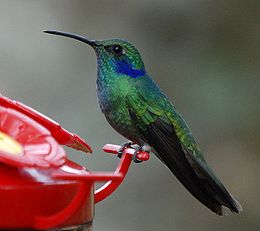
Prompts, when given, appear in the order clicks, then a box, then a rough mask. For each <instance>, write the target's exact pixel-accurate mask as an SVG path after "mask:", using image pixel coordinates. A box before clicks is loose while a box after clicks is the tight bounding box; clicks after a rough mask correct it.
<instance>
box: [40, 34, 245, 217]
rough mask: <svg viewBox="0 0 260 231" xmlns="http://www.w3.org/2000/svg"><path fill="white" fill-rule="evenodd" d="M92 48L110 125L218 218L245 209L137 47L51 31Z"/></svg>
mask: <svg viewBox="0 0 260 231" xmlns="http://www.w3.org/2000/svg"><path fill="white" fill-rule="evenodd" d="M44 32H45V33H49V34H54V35H60V36H65V37H69V38H73V39H76V40H79V41H81V42H83V43H85V44H87V45H89V46H91V47H92V48H93V49H94V51H95V53H96V57H97V81H96V84H97V96H98V102H99V106H100V109H101V111H102V112H103V114H104V115H105V117H106V119H107V121H108V123H109V124H110V125H111V126H112V127H113V128H114V129H115V130H116V131H117V132H118V133H120V134H121V135H123V136H124V137H125V138H127V139H128V140H130V141H131V143H129V144H137V145H139V147H141V149H142V148H145V147H146V148H147V147H151V150H152V151H153V152H154V153H155V155H156V156H157V157H158V158H159V159H160V160H161V161H162V162H163V163H164V164H165V165H166V166H167V167H168V168H169V169H170V171H171V172H172V173H173V174H174V175H175V176H176V177H177V179H178V180H179V181H180V182H181V183H182V184H183V185H184V187H185V188H186V189H187V190H188V191H189V192H190V193H191V194H192V195H193V196H194V197H195V198H197V199H198V200H199V201H200V202H201V203H202V204H203V205H205V206H206V207H208V208H209V209H210V210H212V211H213V212H215V213H216V214H218V215H225V214H226V213H225V209H224V207H226V208H228V209H229V210H230V211H231V212H233V213H239V212H240V211H242V207H241V205H240V204H239V202H238V201H237V200H236V199H234V197H233V196H232V195H231V194H230V193H229V192H228V191H227V189H226V188H225V187H224V185H223V184H222V183H221V181H220V180H219V179H218V178H217V176H216V175H215V174H214V172H213V170H212V169H211V167H210V166H209V165H208V164H207V162H206V160H205V158H204V156H203V154H202V151H201V150H200V148H199V146H198V144H197V143H196V141H195V139H194V137H193V135H192V133H191V131H190V129H189V127H188V126H187V124H186V122H185V121H184V119H183V117H182V116H181V114H180V113H179V112H178V111H177V110H176V108H175V106H174V105H173V104H172V103H171V101H170V99H169V98H168V97H167V96H166V95H165V94H164V93H163V92H162V90H161V89H160V88H159V86H158V85H157V84H156V83H155V82H154V81H153V79H152V78H151V77H150V76H149V75H148V73H147V71H146V69H145V66H144V62H143V60H142V58H141V55H140V53H139V51H138V50H137V48H135V46H134V45H132V44H131V43H130V42H128V41H125V40H122V39H108V40H90V39H88V38H86V37H83V36H80V35H77V34H73V33H67V32H61V31H53V30H48V31H44Z"/></svg>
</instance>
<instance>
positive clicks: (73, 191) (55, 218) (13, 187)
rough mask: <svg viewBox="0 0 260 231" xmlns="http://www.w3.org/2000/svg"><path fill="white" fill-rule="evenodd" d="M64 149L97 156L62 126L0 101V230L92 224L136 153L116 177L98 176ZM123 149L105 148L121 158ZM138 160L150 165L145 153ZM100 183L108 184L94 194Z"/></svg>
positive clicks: (127, 152) (129, 153)
mask: <svg viewBox="0 0 260 231" xmlns="http://www.w3.org/2000/svg"><path fill="white" fill-rule="evenodd" d="M61 145H66V146H69V147H71V148H74V149H77V150H81V151H84V152H86V153H88V152H92V150H91V148H90V146H89V145H88V144H87V143H86V142H85V141H84V140H83V139H81V138H80V137H78V136H77V135H75V134H73V133H70V132H68V131H67V130H65V129H63V128H62V127H61V126H60V125H59V124H57V123H56V122H54V121H52V120H50V119H49V118H47V117H46V116H44V115H42V114H40V113H39V112H37V111H35V110H33V109H31V108H29V107H28V106H26V105H24V104H21V103H19V102H16V101H12V100H10V99H8V98H6V97H2V96H0V179H1V180H0V204H1V206H0V230H7V229H25V230H29V229H32V230H49V229H52V230H53V229H54V230H55V229H56V230H59V229H62V228H67V227H68V228H69V227H75V226H79V225H82V224H91V223H92V221H93V217H94V207H95V203H98V202H100V201H102V200H103V199H104V198H106V197H108V196H109V195H110V194H111V193H113V192H114V191H115V190H116V188H117V187H118V186H119V185H120V183H121V182H122V181H123V179H124V177H125V175H126V173H127V171H128V169H129V167H130V164H131V162H132V157H133V154H134V153H135V150H134V149H133V148H126V149H124V150H123V155H122V157H121V159H120V162H119V164H118V167H117V169H116V171H115V172H92V171H89V170H88V169H86V168H85V167H83V166H81V165H79V164H77V163H75V162H73V161H71V160H69V159H68V158H67V156H66V153H65V151H64V149H63V148H62V146H61ZM119 148H120V146H118V145H105V146H104V148H103V150H104V151H105V152H108V153H113V154H117V153H118V150H119ZM137 158H138V159H140V160H142V161H145V160H148V159H149V154H148V153H146V152H140V153H138V154H137ZM95 182H106V183H105V184H104V185H103V186H102V187H101V188H99V189H97V190H94V186H95ZM71 230H73V229H71ZM82 230H83V229H82ZM84 230H85V229H84Z"/></svg>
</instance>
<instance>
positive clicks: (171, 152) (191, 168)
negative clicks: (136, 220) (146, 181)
mask: <svg viewBox="0 0 260 231" xmlns="http://www.w3.org/2000/svg"><path fill="white" fill-rule="evenodd" d="M156 146H157V147H154V148H155V150H156V151H157V154H158V156H159V158H160V159H161V160H162V161H163V162H164V163H165V164H166V165H167V167H168V168H169V169H170V170H171V171H172V172H173V173H174V175H175V176H176V177H177V178H178V180H179V181H180V182H181V183H182V184H183V185H184V186H185V187H186V189H187V190H189V192H190V193H191V194H192V195H193V196H194V197H196V198H197V199H198V200H199V201H200V202H201V203H202V204H204V205H205V206H206V207H208V208H209V209H210V210H212V211H213V212H215V213H216V214H218V215H226V213H225V210H224V209H223V206H224V207H227V208H229V209H230V211H231V212H233V213H239V212H240V211H242V207H241V205H240V204H239V202H238V201H236V200H235V199H234V198H233V197H232V195H231V194H230V193H229V192H228V191H227V189H226V188H225V187H224V185H223V184H222V183H221V182H220V180H219V179H218V178H217V177H216V176H215V175H214V174H213V172H212V170H211V169H209V167H208V166H207V165H206V163H205V162H204V161H202V160H200V159H197V158H195V156H194V155H193V154H191V153H185V151H183V150H179V152H177V153H176V147H172V146H171V145H169V144H168V145H167V146H165V144H164V145H160V146H159V145H156Z"/></svg>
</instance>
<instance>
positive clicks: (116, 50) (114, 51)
mask: <svg viewBox="0 0 260 231" xmlns="http://www.w3.org/2000/svg"><path fill="white" fill-rule="evenodd" d="M106 49H107V50H108V51H110V52H111V53H112V54H114V55H116V56H121V55H123V54H125V50H124V48H123V47H122V46H120V45H112V46H109V47H106Z"/></svg>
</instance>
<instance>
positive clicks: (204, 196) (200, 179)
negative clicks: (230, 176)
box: [129, 97, 241, 215]
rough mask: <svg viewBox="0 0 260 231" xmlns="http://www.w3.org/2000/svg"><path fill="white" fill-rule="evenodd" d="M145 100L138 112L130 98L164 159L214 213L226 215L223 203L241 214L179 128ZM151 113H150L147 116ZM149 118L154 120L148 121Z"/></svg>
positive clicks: (134, 116) (135, 113)
mask: <svg viewBox="0 0 260 231" xmlns="http://www.w3.org/2000/svg"><path fill="white" fill-rule="evenodd" d="M139 100H140V98H139ZM141 100H142V101H143V102H142V105H143V107H146V108H143V109H145V110H138V111H136V110H135V108H136V105H135V106H133V105H131V102H133V101H131V97H129V115H130V116H131V118H132V120H133V121H134V123H135V124H136V127H137V129H138V130H139V131H140V133H141V134H142V136H143V137H145V139H146V142H147V143H148V144H149V145H151V146H152V147H153V148H154V149H155V151H156V152H157V155H158V157H159V158H160V159H161V160H162V162H163V163H165V164H166V165H167V167H168V168H169V169H170V170H171V171H172V173H173V174H174V175H175V176H176V177H177V178H178V180H179V181H180V182H181V183H182V184H183V185H184V186H185V187H186V189H187V190H189V192H190V193H191V194H192V195H193V196H194V197H196V198H197V199H198V200H199V201H200V202H201V203H202V204H204V205H205V206H206V207H208V208H209V209H211V210H212V211H213V212H215V213H217V214H218V215H223V210H222V206H225V207H227V208H229V209H230V210H231V211H232V212H234V213H239V211H240V210H241V206H240V205H239V203H238V202H237V201H236V200H235V199H234V198H233V197H232V196H231V195H230V194H229V193H228V191H227V190H226V189H225V187H224V186H223V185H222V183H221V182H220V181H219V180H218V179H217V177H216V176H215V175H214V174H213V172H212V171H211V170H210V169H209V167H207V166H206V163H205V162H203V161H202V160H200V159H197V158H196V157H195V156H194V155H193V154H192V153H191V151H190V150H188V149H186V148H185V147H184V146H183V145H182V144H181V143H180V141H179V138H178V137H177V135H176V132H175V129H174V127H173V125H172V124H171V122H170V121H169V120H167V117H165V116H164V115H160V116H159V115H155V114H154V113H153V112H151V111H150V110H149V108H150V107H149V105H148V103H147V102H145V101H144V99H143V98H141ZM139 104H140V103H139ZM139 109H140V108H139ZM140 111H142V113H140ZM147 113H148V114H150V116H147ZM143 115H145V118H144V117H143ZM147 118H152V119H150V121H149V120H148V121H147Z"/></svg>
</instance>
